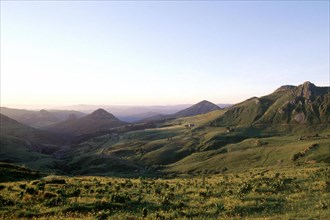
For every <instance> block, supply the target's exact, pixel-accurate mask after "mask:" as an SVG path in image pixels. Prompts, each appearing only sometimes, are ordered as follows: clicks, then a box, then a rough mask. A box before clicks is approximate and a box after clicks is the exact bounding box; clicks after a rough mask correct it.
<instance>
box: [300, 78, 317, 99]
mask: <svg viewBox="0 0 330 220" xmlns="http://www.w3.org/2000/svg"><path fill="white" fill-rule="evenodd" d="M315 90H316V86H315V85H314V84H313V83H311V82H309V81H307V82H304V83H303V84H301V85H299V86H298V88H297V91H296V95H297V96H301V97H304V98H306V99H310V98H311V97H313V96H314V93H315Z"/></svg>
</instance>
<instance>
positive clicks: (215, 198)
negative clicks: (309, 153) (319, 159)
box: [0, 164, 330, 219]
mask: <svg viewBox="0 0 330 220" xmlns="http://www.w3.org/2000/svg"><path fill="white" fill-rule="evenodd" d="M329 171H330V169H329V166H327V165H325V164H319V165H314V166H309V167H296V168H292V167H285V168H282V169H265V168H262V169H250V170H245V171H244V172H237V173H228V174H218V175H206V174H201V175H200V176H199V177H187V178H179V179H177V178H174V179H155V178H154V179H152V178H132V179H128V178H112V177H95V176H91V177H87V176H85V177H62V176H47V177H44V178H39V179H36V180H24V181H16V182H4V183H1V185H0V218H2V219H17V218H47V219H57V218H69V219H70V218H72V219H73V218H84V219H178V218H179V219H223V218H230V219H241V218H246V219H260V218H262V219H264V218H265V219H327V218H328V217H329V216H330V209H329V205H330V172H329Z"/></svg>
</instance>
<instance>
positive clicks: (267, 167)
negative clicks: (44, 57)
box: [0, 82, 330, 219]
mask: <svg viewBox="0 0 330 220" xmlns="http://www.w3.org/2000/svg"><path fill="white" fill-rule="evenodd" d="M1 109H2V110H1V117H0V119H1V124H0V125H1V127H0V128H1V135H0V146H1V148H0V162H1V164H0V174H1V176H0V185H1V188H2V189H1V191H0V193H1V197H0V199H1V201H0V202H1V205H2V207H1V208H0V217H2V218H6V217H8V216H10V217H9V218H21V217H22V218H30V217H40V218H59V217H60V218H93V217H97V218H98V219H106V218H108V217H109V218H115V219H116V218H117V219H123V218H127V219H130V218H132V219H142V218H147V219H148V218H149V219H176V218H185V219H191V218H193V219H210V218H211V219H218V218H231V219H239V218H241V217H244V218H245V217H246V218H270V219H278V218H281V219H299V218H304V216H308V217H309V218H311V219H314V218H317V219H324V218H325V217H326V216H329V215H330V214H329V208H328V205H329V201H330V192H329V181H330V180H329V172H328V171H329V168H330V167H329V163H330V126H329V125H330V93H329V87H317V86H315V85H314V84H312V83H310V82H305V83H303V84H301V85H298V86H282V87H280V88H278V89H276V90H275V91H274V92H273V93H271V94H269V95H266V96H262V97H258V98H257V97H253V98H250V99H248V100H246V101H243V102H241V103H238V104H235V105H232V106H230V107H226V108H220V107H219V106H217V105H215V104H213V103H211V102H208V101H206V100H204V101H201V102H199V103H197V104H195V105H192V106H189V107H188V108H186V109H183V110H180V111H178V112H176V113H171V114H156V115H153V116H152V117H149V116H147V117H146V118H144V119H141V120H139V121H137V122H134V123H131V122H127V121H122V120H120V119H118V118H117V117H116V116H114V115H113V114H111V113H110V112H108V111H106V110H104V109H102V108H99V109H97V110H95V111H93V112H92V113H90V114H84V113H79V112H77V111H73V110H65V111H64V110H62V111H61V114H62V116H61V120H59V119H58V118H59V116H55V115H52V113H51V112H50V111H49V112H48V111H46V110H42V111H40V112H39V113H38V112H34V113H33V116H31V118H30V119H28V120H27V116H28V115H26V114H25V113H26V112H25V111H27V110H24V111H19V110H17V109H15V110H12V111H11V109H10V108H1ZM3 109H5V110H4V111H3ZM18 112H20V114H18ZM22 112H25V113H24V114H23V115H22ZM53 112H56V111H53ZM14 113H15V114H14ZM29 114H30V115H31V112H29ZM35 114H37V115H40V114H42V115H43V117H41V116H40V117H39V116H38V117H37V116H36V115H35ZM10 116H12V117H16V119H13V118H10ZM46 116H47V117H46ZM64 116H65V117H64ZM17 117H18V118H17ZM22 118H24V119H25V120H26V121H24V120H23V121H22ZM36 118H37V119H36ZM55 118H57V119H56V122H55V121H54V120H55ZM64 118H66V119H64ZM31 120H32V121H33V120H37V122H38V126H39V127H38V126H34V127H31ZM52 120H53V121H52ZM50 122H51V123H50ZM32 124H33V123H32ZM34 125H36V124H34ZM40 125H43V126H41V127H40ZM50 179H55V180H56V179H60V180H61V181H62V182H63V183H58V182H56V181H55V182H54V183H52V180H50ZM61 181H60V182H61ZM61 184H62V185H61ZM62 186H63V187H64V188H63V187H62ZM28 189H31V190H28ZM18 198H20V199H22V200H19V199H18ZM307 201H308V202H307ZM125 204H130V207H131V209H129V208H127V207H126V206H125ZM21 208H24V210H25V211H24V212H23V211H20V209H21ZM135 214H136V216H135V217H133V216H134V215H135Z"/></svg>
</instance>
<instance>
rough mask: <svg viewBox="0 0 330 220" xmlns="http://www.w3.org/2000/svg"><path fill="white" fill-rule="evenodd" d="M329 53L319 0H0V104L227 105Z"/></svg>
mask: <svg viewBox="0 0 330 220" xmlns="http://www.w3.org/2000/svg"><path fill="white" fill-rule="evenodd" d="M329 53H330V52H329V1H181V2H179V1H1V106H7V107H10V106H15V105H16V106H17V105H29V106H33V105H38V106H56V105H58V106H60V105H75V104H93V105H98V104H100V105H101V104H102V105H173V104H184V103H192V104H193V103H196V102H198V101H201V100H209V101H211V102H214V103H231V104H233V103H237V102H240V101H243V100H245V99H247V98H250V97H252V96H258V97H259V96H263V95H267V94H269V93H271V92H273V91H274V90H275V89H276V88H278V87H279V86H281V85H287V84H290V85H299V84H302V83H303V82H305V81H311V82H312V83H314V84H316V85H318V86H329V83H330V82H329V80H330V79H329V78H330V73H329Z"/></svg>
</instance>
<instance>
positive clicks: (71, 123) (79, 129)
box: [48, 109, 127, 136]
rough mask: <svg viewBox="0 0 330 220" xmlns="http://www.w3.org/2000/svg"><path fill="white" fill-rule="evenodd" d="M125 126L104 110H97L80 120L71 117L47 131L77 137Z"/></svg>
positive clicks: (124, 123)
mask: <svg viewBox="0 0 330 220" xmlns="http://www.w3.org/2000/svg"><path fill="white" fill-rule="evenodd" d="M126 124H127V123H126V122H123V121H120V120H119V119H118V118H116V117H115V116H113V115H112V114H110V113H109V112H107V111H105V110H104V109H97V110H96V111H94V112H92V113H91V114H89V115H86V116H85V117H82V118H75V117H71V118H69V119H68V120H66V121H64V122H60V123H58V124H55V125H54V126H51V127H50V128H49V129H48V130H50V131H53V132H56V133H61V134H68V135H73V136H79V135H83V134H89V133H95V132H99V131H106V130H109V129H111V128H116V127H120V126H123V125H126Z"/></svg>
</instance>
